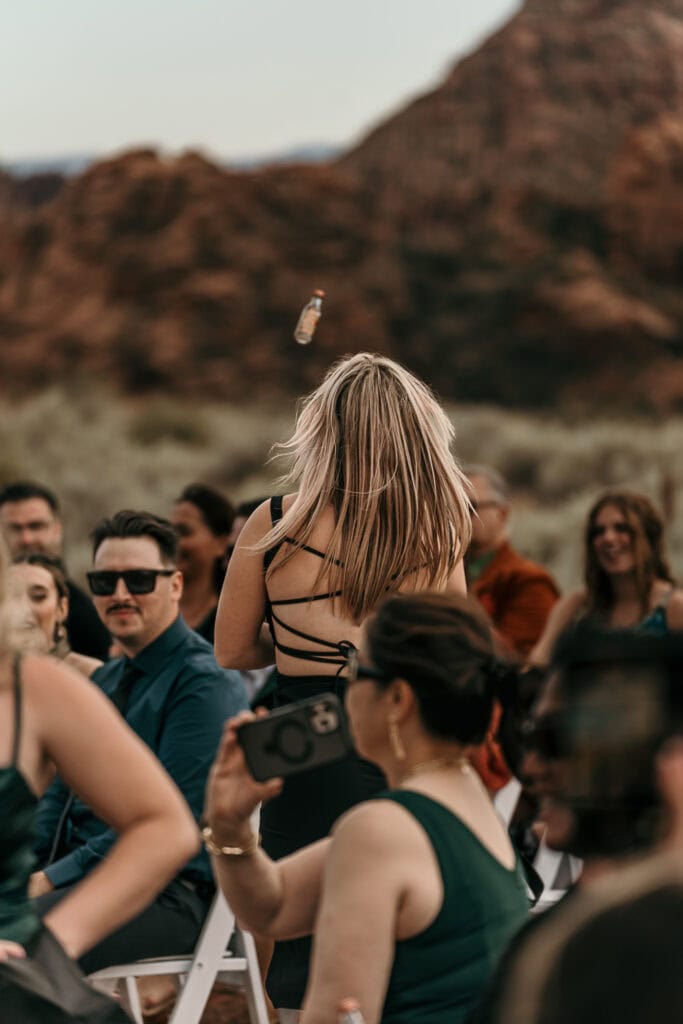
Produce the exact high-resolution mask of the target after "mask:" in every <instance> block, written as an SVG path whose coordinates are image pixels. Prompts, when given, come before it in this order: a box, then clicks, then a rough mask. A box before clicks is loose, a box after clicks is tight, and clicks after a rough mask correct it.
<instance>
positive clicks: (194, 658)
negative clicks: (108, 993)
mask: <svg viewBox="0 0 683 1024" xmlns="http://www.w3.org/2000/svg"><path fill="white" fill-rule="evenodd" d="M92 536H93V556H94V565H93V570H92V572H90V573H88V582H89V585H90V590H91V593H92V595H93V600H94V603H95V607H96V609H97V612H98V614H99V616H100V618H101V620H102V622H103V623H104V625H105V626H106V627H107V629H108V630H109V631H110V633H111V634H112V636H113V637H114V639H115V640H116V641H117V642H118V644H119V646H120V648H121V649H122V650H123V652H124V657H120V658H116V659H114V660H112V661H110V662H108V663H107V664H106V665H103V666H102V668H100V669H98V670H97V671H96V672H95V674H94V676H93V681H94V682H95V683H96V684H97V685H98V686H100V687H101V689H102V690H103V691H104V693H105V694H107V696H108V697H109V698H110V699H111V700H112V701H113V703H114V704H115V705H116V706H117V707H118V709H119V710H120V712H121V714H122V715H123V716H124V718H125V719H126V721H127V722H128V724H129V725H130V727H131V728H132V729H133V730H134V731H135V732H136V733H137V734H138V736H140V738H141V739H142V740H143V741H144V742H145V743H147V745H148V746H149V747H150V748H151V749H152V750H153V751H154V753H155V754H156V755H157V757H158V758H159V760H160V761H161V763H162V764H163V766H164V767H165V768H166V770H167V771H168V773H169V775H170V776H171V778H172V779H173V780H174V781H175V783H176V785H177V786H178V788H179V789H180V791H181V792H182V794H183V795H184V797H185V799H186V800H187V802H188V804H189V805H190V808H191V809H192V811H193V813H194V815H195V818H196V819H197V820H199V816H200V814H201V812H202V807H203V801H204V788H205V785H206V780H207V776H208V772H209V768H210V767H211V764H212V762H213V758H214V756H215V753H216V749H217V747H218V743H219V740H220V737H221V734H222V729H223V723H224V721H225V720H226V719H227V718H229V717H231V716H232V715H235V714H237V712H238V711H240V710H242V709H243V708H246V707H247V706H248V705H247V699H246V694H245V692H244V688H243V686H242V682H241V680H240V678H239V676H238V674H237V673H235V672H231V671H226V670H225V669H222V668H220V667H219V666H218V665H217V663H216V660H215V658H214V655H213V649H212V647H211V645H210V644H208V643H207V642H206V640H204V639H203V638H202V637H200V636H199V635H198V634H197V633H195V632H194V631H193V630H191V629H189V627H188V626H187V625H186V624H185V623H184V622H183V620H182V618H181V617H180V615H179V611H178V607H179V601H180V595H181V594H182V589H183V580H182V574H181V573H180V572H179V571H178V569H176V567H175V564H176V554H177V534H176V532H175V530H174V528H173V526H172V525H171V523H169V522H168V521H167V520H165V519H161V518H159V517H157V516H154V515H152V514H150V513H148V512H132V511H122V512H118V513H116V515H114V516H112V517H111V518H110V519H104V520H102V522H100V523H99V524H98V525H97V526H96V527H95V530H94V531H93V534H92ZM37 829H38V837H39V843H38V851H37V852H38V854H39V857H40V856H42V858H43V863H44V864H45V867H44V869H43V870H42V871H39V872H36V874H35V875H34V876H33V879H32V895H34V896H36V897H38V904H39V909H40V911H41V912H42V913H45V912H47V910H49V909H50V907H52V906H53V905H54V904H55V902H57V901H58V900H59V899H61V898H62V897H63V896H64V895H65V894H66V893H67V892H68V891H69V890H70V889H71V888H72V887H73V886H74V885H77V884H78V882H79V881H80V880H81V879H82V878H83V877H84V876H85V875H87V874H88V872H89V871H91V870H92V869H93V868H95V867H96V866H97V864H99V862H100V861H101V859H102V857H104V856H105V855H106V853H107V851H108V850H109V848H110V846H111V845H112V844H113V843H114V841H115V839H116V835H115V834H114V833H113V832H112V831H111V830H110V829H107V828H106V827H105V825H104V824H103V823H102V822H101V821H100V820H99V819H98V818H97V816H96V815H95V814H94V813H93V811H91V810H90V808H88V807H87V806H85V805H84V804H83V803H81V801H80V800H78V799H77V798H74V797H73V796H72V795H71V794H69V792H68V790H67V788H66V787H65V786H64V785H63V784H62V783H61V782H60V780H57V781H56V783H55V784H53V786H51V787H50V789H49V790H48V792H47V793H46V795H45V797H44V798H43V800H42V801H41V805H40V810H39V814H38V822H37ZM134 869H135V866H134V865H131V870H134ZM212 893H213V881H212V876H211V868H210V865H209V861H208V857H207V855H206V854H205V853H203V852H202V853H199V854H197V855H196V856H195V857H194V858H193V859H192V860H191V861H190V862H189V863H188V864H186V865H185V867H184V869H183V870H182V872H181V873H180V875H179V877H178V878H177V879H175V880H174V881H173V882H172V883H171V884H170V886H168V887H167V889H166V890H164V892H162V893H161V895H160V896H159V897H158V898H157V900H156V901H155V902H154V904H152V906H150V907H148V908H147V909H146V910H145V911H144V912H143V913H142V914H141V915H139V916H138V917H137V918H136V919H135V920H133V921H131V922H130V923H129V924H128V925H125V926H124V927H123V928H122V929H120V930H119V931H118V932H115V933H114V934H112V935H110V936H109V937H108V938H107V939H105V940H104V941H103V942H101V943H100V944H99V945H98V946H97V947H95V949H93V950H91V951H90V952H89V953H87V954H86V956H85V957H84V958H83V960H82V962H81V965H82V967H83V968H84V969H85V970H86V972H88V973H89V972H92V971H95V970H99V969H100V968H102V967H106V966H109V965H111V964H114V963H120V962H122V961H128V960H131V959H142V958H144V957H150V956H164V955H175V954H180V953H183V952H188V951H190V950H192V949H193V947H194V945H195V943H196V941H197V938H198V934H199V930H200V928H201V925H202V922H203V919H204V916H205V914H206V911H207V909H208V906H209V903H210V901H211V897H212Z"/></svg>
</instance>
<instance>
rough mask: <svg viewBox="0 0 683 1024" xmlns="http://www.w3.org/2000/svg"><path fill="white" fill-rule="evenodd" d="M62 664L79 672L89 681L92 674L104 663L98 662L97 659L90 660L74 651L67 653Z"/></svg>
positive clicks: (85, 655)
mask: <svg viewBox="0 0 683 1024" xmlns="http://www.w3.org/2000/svg"><path fill="white" fill-rule="evenodd" d="M64 662H65V664H66V665H68V666H69V668H73V669H75V670H76V671H77V672H80V673H81V675H82V676H85V677H86V679H90V677H91V676H92V674H93V672H94V671H95V670H96V669H98V668H102V666H103V665H104V662H103V661H100V660H99V658H90V657H88V655H87V654H78V653H77V652H76V651H69V653H68V654H67V656H66V658H65V659H64Z"/></svg>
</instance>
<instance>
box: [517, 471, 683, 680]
mask: <svg viewBox="0 0 683 1024" xmlns="http://www.w3.org/2000/svg"><path fill="white" fill-rule="evenodd" d="M579 619H585V620H586V621H587V622H590V623H592V624H593V625H595V626H601V627H603V628H609V629H638V630H640V631H641V632H643V633H649V634H652V635H664V634H666V633H668V632H671V631H672V630H680V629H683V591H681V590H680V589H679V588H678V587H677V586H676V583H675V581H674V577H673V575H672V573H671V569H670V568H669V563H668V560H667V556H666V553H665V545H664V524H663V522H662V519H661V516H660V515H659V513H658V512H657V510H656V509H655V507H654V505H653V504H652V502H651V501H650V500H649V499H648V498H646V497H645V495H643V494H637V493H636V492H634V491H608V492H607V494H603V495H602V497H600V498H599V499H598V500H597V501H596V502H595V504H594V505H593V507H592V508H591V509H590V511H589V513H588V519H587V522H586V527H585V531H584V585H583V586H582V587H580V588H579V589H578V590H575V591H573V592H572V593H571V594H567V595H566V596H565V597H563V598H562V599H561V600H560V601H559V602H558V604H557V605H556V606H555V608H554V609H553V611H552V614H551V615H550V617H549V619H548V624H547V626H546V629H545V631H544V633H543V636H542V637H541V639H540V640H539V642H538V643H537V644H536V646H535V647H534V649H533V651H532V652H531V655H530V659H529V660H530V661H531V662H532V664H536V665H547V664H548V663H549V661H550V658H551V656H552V651H553V648H554V646H555V643H556V641H557V639H558V637H559V636H560V634H561V633H562V632H563V631H564V630H565V629H566V628H567V626H569V625H570V623H572V622H576V621H578V620H579Z"/></svg>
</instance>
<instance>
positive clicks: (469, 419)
mask: <svg viewBox="0 0 683 1024" xmlns="http://www.w3.org/2000/svg"><path fill="white" fill-rule="evenodd" d="M0 410H1V411H2V416H1V418H0V452H1V453H2V454H0V483H1V482H6V481H8V480H10V479H16V478H18V477H29V478H35V479H38V480H41V481H43V482H45V483H46V484H48V485H49V486H51V487H53V488H54V490H55V491H56V492H57V493H58V495H59V496H60V499H61V501H62V503H63V506H64V517H65V520H66V524H67V543H68V555H69V563H70V568H71V571H72V572H73V573H74V574H75V575H76V576H79V575H80V574H81V573H82V572H83V571H84V570H85V568H86V567H87V564H88V562H89V550H88V543H87V536H88V532H89V530H90V529H91V528H92V526H93V524H94V522H95V521H96V520H97V519H98V518H99V517H100V516H102V515H104V514H107V513H110V512H112V511H114V510H116V509H117V508H123V507H140V508H148V509H150V510H151V511H154V512H158V513H161V514H168V512H169V510H170V507H171V504H172V502H173V499H174V498H175V497H176V496H177V494H178V493H179V492H180V490H181V489H182V487H183V486H184V485H185V484H187V483H190V482H191V481H193V480H204V481H206V482H209V483H213V484H215V485H217V486H219V487H221V488H223V489H224V490H225V491H226V493H228V494H229V495H230V497H231V498H233V499H235V500H242V499H246V498H252V497H258V496H259V495H262V494H263V495H265V494H269V493H271V492H272V491H273V488H274V487H275V485H276V481H277V478H278V476H279V474H280V472H281V469H282V467H279V466H277V465H273V464H268V462H267V458H268V452H269V449H270V447H271V445H272V443H273V442H274V441H276V440H281V439H283V438H284V437H286V436H287V434H288V432H289V430H290V429H291V426H292V422H293V415H294V402H289V403H280V404H279V405H278V406H277V407H275V406H273V407H270V408H269V407H266V406H242V407H236V406H234V405H232V406H231V405H220V404H216V403H213V404H202V405H199V404H191V403H182V402H180V401H176V400H172V399H168V398H164V397H155V398H151V399H148V400H142V399H136V400H132V399H122V398H118V397H115V396H114V395H112V394H110V393H107V392H106V391H104V390H101V389H93V387H92V386H91V385H88V384H85V383H83V382H81V383H80V384H79V385H78V386H74V387H73V388H72V389H71V390H70V391H64V390H60V389H56V388H54V389H50V390H47V391H45V392H44V393H42V394H41V395H38V396H36V397H34V398H32V399H30V400H26V401H23V402H21V403H10V402H8V401H5V402H4V403H3V404H2V405H0ZM450 412H451V415H452V417H453V419H454V422H455V424H456V428H457V431H458V442H457V451H458V455H459V457H460V458H461V460H462V461H466V462H485V463H489V464H491V465H494V466H496V467H497V468H499V469H500V470H501V471H502V472H503V473H504V474H505V475H506V476H507V477H508V479H509V480H510V482H511V484H512V486H513V488H514V490H515V513H514V517H513V536H514V540H515V543H516V544H517V545H518V547H519V548H520V549H522V550H523V551H524V552H526V553H527V554H529V555H530V556H532V557H534V558H537V559H539V560H540V561H542V562H544V563H545V564H546V565H548V566H549V567H550V568H551V569H552V570H553V571H554V572H555V574H556V576H557V578H558V580H559V581H560V583H561V584H562V586H563V587H567V586H572V585H574V584H575V583H576V582H577V581H578V579H579V577H580V571H581V567H580V533H581V524H582V522H583V518H584V516H585V512H586V509H587V508H588V505H589V504H590V502H591V501H592V500H593V498H594V497H595V495H596V494H597V493H599V492H600V491H601V490H603V489H604V488H606V487H609V486H628V487H632V488H636V489H639V490H643V491H645V492H646V493H648V494H649V495H650V496H651V497H653V498H654V499H655V500H659V497H660V494H661V490H662V486H663V482H664V481H665V480H666V479H667V478H669V479H670V481H671V483H672V486H673V492H674V495H675V497H678V496H679V495H680V493H681V488H682V487H683V419H680V418H678V419H669V420H666V421H662V422H657V423H655V422H646V421H643V420H628V419H624V420H617V419H609V420H608V419H597V418H593V419H590V420H584V421H570V420H566V419H563V418H562V417H560V416H559V415H558V416H554V417H551V416H543V417H541V416H534V415H525V414H522V413H512V412H508V411H503V410H500V409H496V408H490V407H481V406H479V407H461V408H457V409H451V410H450ZM670 548H671V551H672V554H673V556H674V557H673V561H674V567H675V568H676V569H678V570H679V571H681V572H683V524H681V523H680V521H679V520H678V519H677V518H676V517H674V520H673V522H672V523H671V526H670Z"/></svg>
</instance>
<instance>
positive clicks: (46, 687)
mask: <svg viewBox="0 0 683 1024" xmlns="http://www.w3.org/2000/svg"><path fill="white" fill-rule="evenodd" d="M92 660H94V659H92ZM21 682H22V691H23V692H24V693H25V694H26V697H27V698H28V699H30V700H34V701H35V702H36V703H37V704H38V705H39V706H41V707H44V708H46V709H47V708H50V709H52V708H53V707H55V706H58V705H59V704H60V703H61V702H62V701H70V700H82V699H85V700H87V699H88V696H89V695H90V692H91V691H94V690H96V689H97V688H96V687H95V686H94V685H93V684H92V683H91V682H90V681H89V679H86V678H85V677H84V675H83V673H82V672H80V671H78V670H77V669H76V668H74V667H73V666H72V665H68V664H66V663H65V662H63V661H57V660H56V659H55V658H51V657H49V655H42V654H25V655H24V656H23V657H22V660H21Z"/></svg>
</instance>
